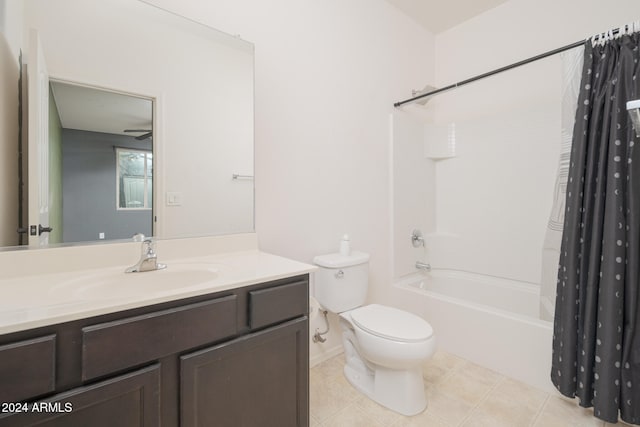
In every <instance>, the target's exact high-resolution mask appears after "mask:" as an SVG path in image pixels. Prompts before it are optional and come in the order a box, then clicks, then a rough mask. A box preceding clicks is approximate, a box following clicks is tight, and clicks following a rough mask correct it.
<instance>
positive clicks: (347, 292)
mask: <svg viewBox="0 0 640 427" xmlns="http://www.w3.org/2000/svg"><path fill="white" fill-rule="evenodd" d="M313 262H314V264H316V265H317V266H319V267H320V268H319V269H318V271H316V273H315V282H314V286H315V292H314V296H315V297H316V299H317V300H318V302H319V303H320V304H321V305H322V306H323V307H324V308H326V309H327V310H329V311H331V312H333V313H342V312H343V311H347V310H351V309H354V308H356V307H360V306H361V305H363V304H364V302H365V299H366V298H367V288H368V285H369V254H366V253H364V252H357V251H352V252H351V253H350V254H349V255H342V254H339V253H335V254H327V255H318V256H317V257H315V258H314V259H313Z"/></svg>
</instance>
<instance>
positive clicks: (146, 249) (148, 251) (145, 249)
mask: <svg viewBox="0 0 640 427" xmlns="http://www.w3.org/2000/svg"><path fill="white" fill-rule="evenodd" d="M154 247H155V243H154V241H153V240H151V237H147V238H145V239H144V240H143V241H142V255H153V254H154Z"/></svg>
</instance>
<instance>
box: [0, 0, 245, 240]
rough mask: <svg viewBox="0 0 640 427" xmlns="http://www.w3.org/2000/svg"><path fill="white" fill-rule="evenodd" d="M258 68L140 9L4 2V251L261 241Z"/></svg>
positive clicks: (233, 44)
mask: <svg viewBox="0 0 640 427" xmlns="http://www.w3.org/2000/svg"><path fill="white" fill-rule="evenodd" d="M20 52H22V55H23V60H22V61H21V60H20V59H19V58H20ZM21 64H22V65H21ZM253 65H254V50H253V45H252V44H251V43H248V42H246V41H244V40H241V39H239V38H237V37H233V36H230V35H228V34H225V33H222V32H219V31H217V30H215V29H212V28H210V27H207V26H205V25H202V24H199V23H196V22H193V21H190V20H188V19H186V18H183V17H180V16H177V15H174V14H171V13H169V12H166V11H164V10H162V9H159V8H157V7H155V6H153V5H150V4H147V3H145V2H142V1H138V0H109V1H104V0H0V174H1V176H0V246H2V247H9V246H16V245H20V244H22V245H29V246H42V245H50V244H57V243H74V244H78V243H79V242H89V241H98V240H113V239H125V238H129V237H131V236H132V235H133V234H135V233H143V234H145V235H154V236H156V237H161V238H174V237H191V236H200V235H216V234H229V233H239V232H250V231H253V229H254V209H253V201H254V197H253V190H254V185H253V111H254V110H253V94H254V91H253V79H254V75H253ZM21 71H22V72H21ZM20 76H22V77H23V79H22V85H21V86H20V85H19V81H20ZM18 99H21V100H22V117H23V123H22V127H21V128H20V127H19V117H18ZM19 141H21V143H19ZM19 176H22V177H23V181H22V182H20V180H19V178H18V177H19ZM21 189H22V190H21ZM20 207H22V209H20ZM19 225H22V227H23V231H24V232H25V233H24V234H25V236H23V238H22V242H21V241H20V237H19V233H17V229H18V227H19ZM48 229H51V231H49V232H47V231H46V230H48ZM41 231H42V232H41ZM29 234H35V235H31V236H29Z"/></svg>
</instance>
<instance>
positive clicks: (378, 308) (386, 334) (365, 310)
mask: <svg viewBox="0 0 640 427" xmlns="http://www.w3.org/2000/svg"><path fill="white" fill-rule="evenodd" d="M350 315H351V319H352V320H353V323H355V324H356V325H357V326H358V327H359V328H362V329H363V330H365V331H366V332H368V333H370V334H373V335H376V336H378V337H381V338H385V339H389V340H393V341H401V342H421V341H426V340H428V339H429V338H431V336H432V335H433V328H431V325H430V324H429V323H427V322H426V321H425V320H424V319H422V318H420V317H418V316H416V315H414V314H411V313H408V312H406V311H403V310H398V309H396V308H392V307H386V306H384V305H378V304H371V305H367V306H364V307H360V308H357V309H355V310H352V311H351V313H350Z"/></svg>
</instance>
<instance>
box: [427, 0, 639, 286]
mask: <svg viewBox="0 0 640 427" xmlns="http://www.w3.org/2000/svg"><path fill="white" fill-rule="evenodd" d="M583 11H584V13H583ZM639 16H640V15H638V5H637V2H635V1H633V0H623V1H620V2H616V5H615V7H611V5H610V4H605V3H602V2H598V1H595V0H588V1H586V2H584V1H578V0H568V1H564V2H560V3H558V2H553V1H551V0H544V1H543V2H542V3H541V2H535V1H530V0H510V1H508V2H506V3H503V4H501V5H499V6H497V7H495V8H493V9H491V10H489V11H487V12H485V13H483V14H481V15H478V16H476V17H474V18H472V19H470V20H469V21H466V22H464V23H462V24H461V25H458V26H456V27H454V28H452V29H450V30H447V31H445V32H443V33H440V34H438V35H437V36H436V58H435V64H436V65H435V66H436V80H435V81H436V86H442V85H445V84H450V83H453V82H456V81H461V80H464V79H466V78H469V77H472V76H474V75H477V74H481V73H483V72H486V71H489V70H492V69H496V68H499V67H501V66H504V65H507V64H510V63H513V62H516V61H519V60H522V59H525V58H528V57H530V56H533V55H536V54H539V53H542V52H545V51H549V50H552V49H555V48H558V47H560V46H563V45H566V44H569V43H572V42H575V41H576V40H580V39H584V38H585V37H588V36H590V35H591V34H594V33H596V32H601V31H605V30H608V29H610V28H612V27H614V26H619V25H621V24H623V23H626V22H628V21H630V20H634V19H638V17H639ZM540 22H544V23H545V29H544V31H540V26H539V23H540ZM560 79H561V66H560V58H559V56H554V57H550V58H547V59H545V60H542V61H538V62H535V63H532V64H528V65H526V66H524V67H520V68H518V69H514V70H510V71H508V72H506V73H503V74H500V75H497V76H493V77H490V78H487V79H484V80H482V81H480V82H476V83H473V84H471V85H468V86H465V87H462V88H459V89H457V90H456V91H453V92H450V93H447V94H444V95H441V96H437V97H436V98H434V99H433V100H432V101H430V102H429V104H427V105H428V106H429V107H430V108H433V109H435V111H436V118H435V120H436V121H438V122H441V123H447V122H451V121H454V122H456V128H457V130H458V131H459V138H458V143H457V148H458V149H459V156H458V157H457V158H455V159H452V160H448V161H444V162H442V163H439V164H438V166H437V172H436V173H437V177H438V178H437V198H436V201H435V203H436V207H437V212H436V216H437V219H438V230H439V231H444V232H448V233H451V234H453V235H456V236H457V238H456V237H451V238H439V239H437V241H434V246H437V248H436V247H434V248H433V250H434V253H436V254H437V255H436V258H435V259H434V260H433V264H435V265H438V266H442V267H444V268H457V269H462V270H467V271H474V272H478V273H483V274H493V275H496V276H502V277H508V278H512V279H516V280H523V281H529V282H535V283H539V282H540V277H541V264H542V245H543V240H544V236H545V229H546V223H547V220H548V217H549V213H550V209H551V202H552V197H553V185H554V180H555V173H556V168H557V162H558V153H559V144H560V131H561V129H560V107H561V98H560V96H561V93H560Z"/></svg>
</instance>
